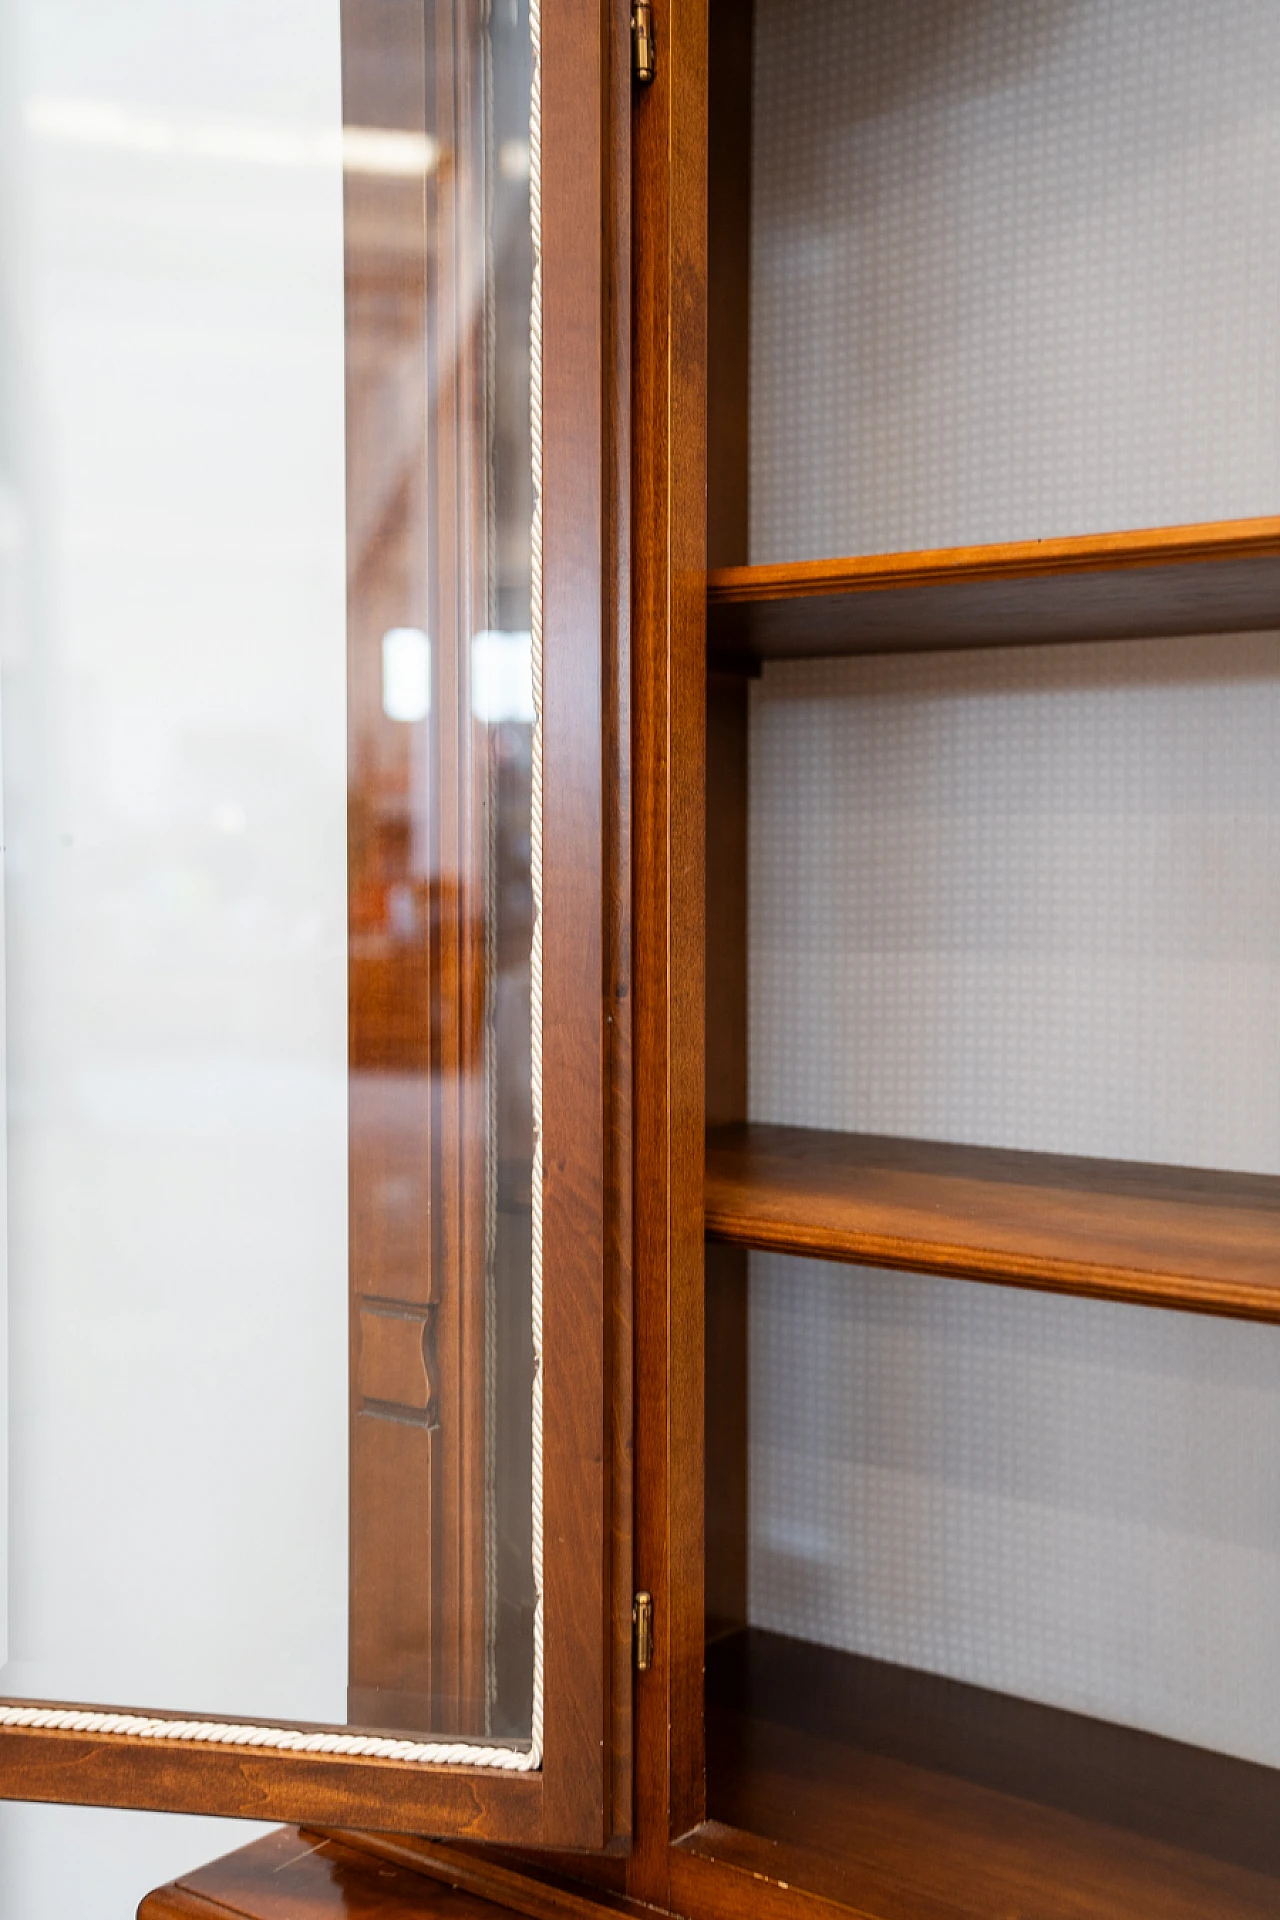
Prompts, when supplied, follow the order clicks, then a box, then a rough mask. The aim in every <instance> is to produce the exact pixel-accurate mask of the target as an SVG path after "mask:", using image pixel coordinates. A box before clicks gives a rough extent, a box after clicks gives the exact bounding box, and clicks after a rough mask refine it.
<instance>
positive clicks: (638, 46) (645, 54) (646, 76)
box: [631, 0, 657, 87]
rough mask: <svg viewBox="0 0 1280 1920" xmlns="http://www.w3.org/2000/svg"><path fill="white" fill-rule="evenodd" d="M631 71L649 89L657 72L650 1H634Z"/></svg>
mask: <svg viewBox="0 0 1280 1920" xmlns="http://www.w3.org/2000/svg"><path fill="white" fill-rule="evenodd" d="M631 71H632V73H633V74H634V76H635V78H636V79H637V80H638V81H639V83H640V85H641V86H642V87H647V86H648V85H649V82H650V81H651V80H652V79H653V76H654V74H655V73H656V72H657V67H656V65H655V63H654V55H653V7H652V6H651V5H650V0H633V4H632V8H631Z"/></svg>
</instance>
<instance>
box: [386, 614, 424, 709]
mask: <svg viewBox="0 0 1280 1920" xmlns="http://www.w3.org/2000/svg"><path fill="white" fill-rule="evenodd" d="M382 711H383V712H384V713H385V714H386V716H387V718H388V720H425V719H426V717H427V715H428V714H429V713H430V711H431V642H430V640H429V639H428V638H427V636H426V634H425V633H424V632H423V631H422V628H421V627H391V628H390V629H389V630H388V631H387V632H386V633H384V634H383V636H382Z"/></svg>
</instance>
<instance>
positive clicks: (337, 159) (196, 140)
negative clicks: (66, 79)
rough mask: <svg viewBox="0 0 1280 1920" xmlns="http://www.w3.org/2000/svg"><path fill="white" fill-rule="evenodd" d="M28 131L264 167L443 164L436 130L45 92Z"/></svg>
mask: <svg viewBox="0 0 1280 1920" xmlns="http://www.w3.org/2000/svg"><path fill="white" fill-rule="evenodd" d="M24 119H25V122H26V126H27V131H28V132H29V133H33V134H35V135H36V136H37V138H39V139H43V140H62V141H67V142H70V143H71V144H73V145H77V146H87V147H111V148H114V149H115V150H116V151H118V152H121V153H156V154H159V153H163V154H177V155H184V156H186V157H187V158H190V159H195V160H230V161H239V162H242V163H246V164H248V165H251V166H262V167H333V166H338V165H341V166H342V168H343V170H344V172H346V173H358V174H377V175H381V176H383V177H385V178H391V179H421V178H422V177H423V176H424V175H426V174H431V173H434V172H435V170H436V168H437V166H438V165H439V162H440V143H439V141H438V140H435V139H433V138H432V136H431V135H430V134H429V133H413V132H410V131H408V130H406V129H402V128H397V127H341V128H339V127H335V128H333V129H327V128H308V127H301V126H289V125H286V124H284V123H282V122H277V123H276V124H274V125H272V124H269V123H254V122H252V121H242V120H165V119H161V118H159V117H158V116H156V115H154V114H148V113H138V112H134V111H133V110H131V109H129V108H126V107H122V106H119V105H118V104H116V103H115V102H114V101H110V100H77V99H70V98H66V99H62V98H53V97H51V96H46V95H41V96H38V97H37V98H35V99H32V100H28V102H27V104H26V109H25V113H24Z"/></svg>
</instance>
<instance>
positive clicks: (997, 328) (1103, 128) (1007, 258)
mask: <svg viewBox="0 0 1280 1920" xmlns="http://www.w3.org/2000/svg"><path fill="white" fill-rule="evenodd" d="M754 101H755V104H754V115H753V158H752V201H753V210H752V233H751V248H752V300H751V559H752V560H753V561H756V562H768V561H781V560H802V559H810V558H818V557H821V556H824V555H835V554H842V553H875V552H887V551H892V550H894V549H899V548H912V547H932V546H948V545H963V544H967V543H970V542H982V541H1006V540H1022V539H1038V538H1043V537H1046V536H1049V535H1065V534H1075V533H1090V532H1095V531H1099V530H1104V529H1111V528H1122V527H1140V526H1151V525H1160V524H1172V523H1175V522H1179V521H1193V520H1213V519H1220V518H1231V517H1235V516H1247V515H1251V514H1263V513H1274V512H1275V511H1276V507H1277V502H1278V501H1280V433H1277V430H1276V427H1277V414H1278V411H1280V358H1278V357H1277V355H1276V352H1275V314H1276V312H1277V310H1280V224H1278V223H1277V222H1276V220H1275V218H1274V209H1275V206H1276V204H1277V200H1278V199H1280V11H1277V9H1276V8H1275V7H1274V6H1272V5H1270V4H1269V0H1221V4H1219V5H1215V6H1212V7H1206V6H1203V5H1200V4H1197V0H1019V4H1018V5H1014V6H1010V5H1009V4H1007V0H969V4H965V5H956V4H954V0H912V4H910V5H903V4H901V0H839V3H838V4H836V3H833V0H758V6H757V18H756V35H755V87H754Z"/></svg>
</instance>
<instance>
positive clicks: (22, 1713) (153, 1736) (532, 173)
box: [0, 0, 546, 1773]
mask: <svg viewBox="0 0 1280 1920" xmlns="http://www.w3.org/2000/svg"><path fill="white" fill-rule="evenodd" d="M529 38H530V42H531V44H532V48H533V88H532V93H531V97H530V102H529V221H530V226H531V229H532V234H533V292H532V300H531V303H530V316H529V369H530V381H529V385H530V394H529V412H530V440H531V443H532V458H533V527H532V530H531V536H530V541H531V547H532V560H533V580H532V604H531V608H530V633H531V651H532V656H533V702H534V724H533V753H532V796H531V806H530V843H531V844H530V870H531V879H532V882H533V953H532V959H531V968H530V971H531V991H530V999H531V1004H532V1029H533V1031H532V1036H531V1037H532V1055H533V1057H532V1076H531V1077H532V1094H533V1143H534V1144H533V1261H532V1283H533V1286H532V1291H533V1299H532V1317H533V1591H534V1608H533V1738H532V1742H531V1745H530V1746H529V1747H528V1748H527V1749H525V1750H519V1749H516V1748H514V1747H496V1746H494V1747H476V1746H468V1745H466V1744H465V1743H463V1742H451V1741H440V1740H425V1741H420V1740H389V1739H384V1738H379V1737H377V1736H376V1735H366V1734H359V1733H302V1732H299V1731H297V1730H296V1729H290V1728H288V1727H251V1726H238V1725H235V1724H234V1723H231V1722H228V1721H223V1720H163V1719H156V1718H152V1717H150V1716H148V1715H144V1714H136V1713H103V1712H95V1711H92V1710H89V1709H81V1708H67V1707H18V1706H0V1727H14V1728H22V1727H25V1728H30V1729H32V1730H33V1731H41V1732H51V1733H91V1734H113V1735H115V1736H116V1737H118V1738H122V1739H129V1740H190V1741H194V1742H200V1743H202V1744H208V1745H210V1746H222V1747H256V1748H261V1749H264V1750H265V1751H267V1752H272V1753H328V1754H341V1755H344V1756H347V1757H350V1758H351V1759H360V1760H399V1761H402V1762H406V1763H409V1764H413V1765H419V1766H454V1767H486V1768H490V1769H495V1770H497V1771H499V1772H503V1773H534V1772H536V1771H537V1770H538V1769H539V1768H540V1767H541V1765H542V1741H543V1720H544V1711H545V1696H544V1673H545V1659H546V1645H545V1629H544V1621H543V1598H542V1596H543V1485H542V1255H543V1245H542V1232H543V1228H542V1174H543V1161H542V827H543V820H542V814H543V799H542V750H543V749H542V645H543V633H542V7H541V0H529Z"/></svg>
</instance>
